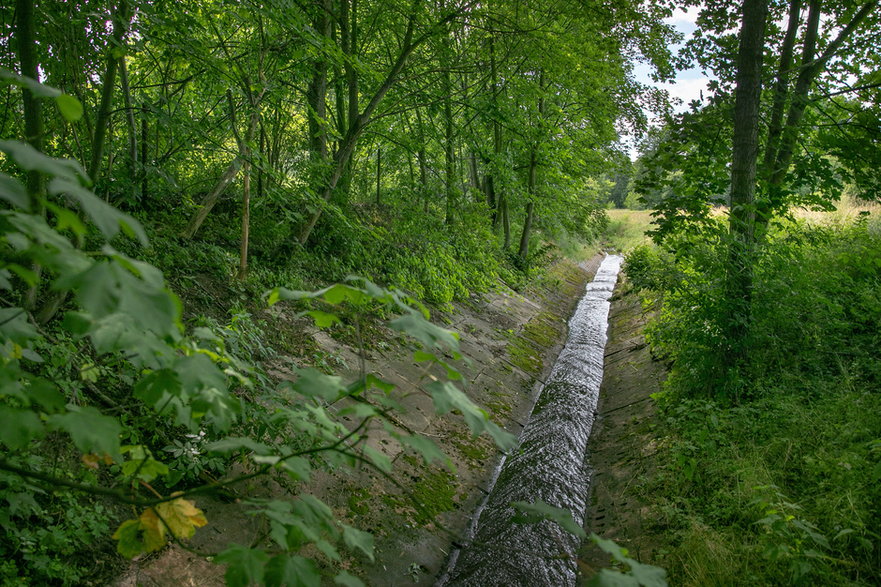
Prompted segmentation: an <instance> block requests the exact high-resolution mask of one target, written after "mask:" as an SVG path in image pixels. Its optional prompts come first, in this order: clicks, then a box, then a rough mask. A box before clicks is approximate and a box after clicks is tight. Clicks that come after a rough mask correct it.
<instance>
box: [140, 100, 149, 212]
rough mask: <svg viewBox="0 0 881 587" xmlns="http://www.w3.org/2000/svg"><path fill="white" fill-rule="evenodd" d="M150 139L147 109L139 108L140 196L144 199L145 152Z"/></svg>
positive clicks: (145, 189) (145, 178) (145, 190)
mask: <svg viewBox="0 0 881 587" xmlns="http://www.w3.org/2000/svg"><path fill="white" fill-rule="evenodd" d="M149 141H150V126H149V123H148V122H147V109H146V108H142V109H141V169H140V177H141V198H143V199H146V198H147V196H148V191H149V186H148V182H149V177H148V176H147V162H148V159H147V154H148V147H149Z"/></svg>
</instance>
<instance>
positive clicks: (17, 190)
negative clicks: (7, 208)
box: [0, 173, 31, 210]
mask: <svg viewBox="0 0 881 587" xmlns="http://www.w3.org/2000/svg"><path fill="white" fill-rule="evenodd" d="M0 200H6V201H7V202H9V203H10V204H12V205H13V206H14V207H17V208H21V209H23V210H28V209H30V207H31V198H30V197H29V196H28V192H27V190H25V189H24V186H23V185H22V183H21V182H20V181H18V180H17V179H13V178H11V177H9V176H8V175H6V174H5V173H0Z"/></svg>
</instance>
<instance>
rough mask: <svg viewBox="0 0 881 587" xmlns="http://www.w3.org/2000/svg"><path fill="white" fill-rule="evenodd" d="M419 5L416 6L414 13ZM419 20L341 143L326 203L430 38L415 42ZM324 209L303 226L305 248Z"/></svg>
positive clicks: (325, 189) (328, 182)
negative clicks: (378, 112)
mask: <svg viewBox="0 0 881 587" xmlns="http://www.w3.org/2000/svg"><path fill="white" fill-rule="evenodd" d="M417 7H418V5H414V10H415V8H417ZM415 21H416V12H415V11H414V12H412V13H411V14H410V17H409V20H408V22H407V32H406V33H405V34H404V39H403V41H402V45H401V52H400V53H399V54H398V57H397V59H395V63H394V65H392V68H391V69H390V70H389V73H388V75H386V77H385V80H384V81H383V82H382V84H381V85H380V86H379V88H378V89H377V90H376V92H375V93H374V94H373V96H372V97H371V98H370V101H369V102H368V103H367V105H366V106H365V107H364V111H363V112H361V113H360V114H358V115H357V116H355V117H354V118H353V119H352V120H350V121H349V132H348V133H346V136H345V137H344V138H343V140H342V141H341V143H340V146H339V148H338V149H337V152H336V153H335V154H334V157H333V162H332V164H331V167H332V170H331V172H330V174H329V176H328V178H327V180H326V182H324V186H323V188H322V189H321V197H322V199H323V200H324V201H330V199H331V197H332V195H333V191H334V190H335V189H336V187H337V184H338V183H339V181H340V178H341V177H342V176H343V174H344V173H345V171H346V169H347V168H348V166H349V164H350V162H351V158H352V153H353V152H354V150H355V146H356V144H357V141H358V138H359V137H360V136H361V132H362V131H363V130H364V128H365V127H366V126H367V124H368V123H369V122H370V119H371V117H372V116H373V113H374V112H375V111H376V108H377V107H378V106H379V104H380V102H382V100H383V98H385V95H386V94H387V93H388V91H389V90H390V89H391V88H392V86H393V85H394V84H395V82H397V80H398V76H399V75H400V74H401V71H402V70H403V69H404V66H405V65H406V63H407V60H408V59H409V58H410V55H411V54H412V53H413V51H414V50H415V49H416V47H418V46H419V44H420V43H421V42H422V41H424V40H425V38H426V37H420V39H419V40H417V41H416V42H414V41H413V28H414V26H415ZM321 214H322V209H321V208H319V209H317V210H315V211H314V212H313V213H312V215H311V216H310V217H309V219H308V220H307V221H306V222H305V224H303V227H302V228H301V229H300V234H299V236H298V238H297V240H298V241H299V243H300V244H301V245H305V244H306V241H308V240H309V235H311V234H312V230H313V229H314V228H315V224H316V223H317V222H318V219H319V218H321Z"/></svg>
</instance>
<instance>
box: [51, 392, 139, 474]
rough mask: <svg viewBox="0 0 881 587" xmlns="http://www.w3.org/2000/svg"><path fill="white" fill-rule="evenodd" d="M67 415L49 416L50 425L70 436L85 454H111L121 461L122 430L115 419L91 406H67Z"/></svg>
mask: <svg viewBox="0 0 881 587" xmlns="http://www.w3.org/2000/svg"><path fill="white" fill-rule="evenodd" d="M67 409H68V411H67V413H64V414H54V415H52V416H49V424H50V426H52V427H53V428H55V429H57V430H63V431H64V432H67V433H68V434H70V437H71V439H72V440H73V443H74V445H75V446H76V447H77V448H78V449H79V450H80V452H84V453H90V452H94V453H98V454H104V453H106V454H109V455H110V456H112V457H113V458H114V460H117V461H119V460H121V459H122V456H121V454H120V452H119V434H120V432H122V428H121V427H120V425H119V422H118V421H117V420H115V419H114V418H111V417H109V416H105V415H103V414H102V413H101V412H99V411H98V410H96V409H95V408H92V407H89V406H85V407H83V406H74V405H69V406H67Z"/></svg>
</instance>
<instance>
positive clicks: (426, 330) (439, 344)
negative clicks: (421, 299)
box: [389, 310, 459, 351]
mask: <svg viewBox="0 0 881 587" xmlns="http://www.w3.org/2000/svg"><path fill="white" fill-rule="evenodd" d="M389 326H390V327H391V328H392V329H394V330H397V331H398V332H403V333H404V334H408V335H410V336H412V337H413V338H415V339H416V340H418V341H419V342H421V343H422V344H424V345H425V347H426V348H448V349H450V350H455V351H458V350H459V339H458V335H457V334H456V333H454V332H452V331H450V330H447V329H445V328H441V327H440V326H436V325H434V324H432V323H431V322H429V321H428V320H426V319H425V318H424V317H423V316H422V314H420V313H418V312H416V311H415V310H412V311H410V312H408V313H407V314H404V315H403V316H400V317H398V318H395V319H394V320H392V321H390V322H389Z"/></svg>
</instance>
